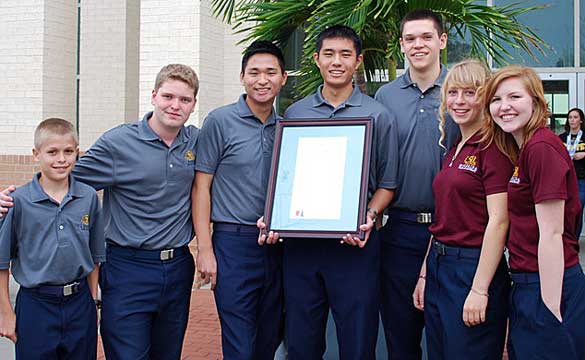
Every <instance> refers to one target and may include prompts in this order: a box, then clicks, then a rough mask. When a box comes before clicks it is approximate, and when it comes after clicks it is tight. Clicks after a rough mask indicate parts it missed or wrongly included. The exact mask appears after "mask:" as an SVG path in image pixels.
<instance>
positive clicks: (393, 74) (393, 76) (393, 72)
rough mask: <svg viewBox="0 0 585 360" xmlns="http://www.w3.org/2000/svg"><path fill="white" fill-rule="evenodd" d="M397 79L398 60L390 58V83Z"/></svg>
mask: <svg viewBox="0 0 585 360" xmlns="http://www.w3.org/2000/svg"><path fill="white" fill-rule="evenodd" d="M394 79H396V59H395V58H394V57H392V56H391V57H389V58H388V82H390V81H392V80H394Z"/></svg>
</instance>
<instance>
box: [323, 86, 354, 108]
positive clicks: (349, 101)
mask: <svg viewBox="0 0 585 360" xmlns="http://www.w3.org/2000/svg"><path fill="white" fill-rule="evenodd" d="M322 92H323V85H319V87H318V88H317V91H316V92H315V94H313V107H319V106H321V105H323V104H327V105H329V106H331V104H329V102H328V101H327V100H326V99H325V98H324V97H323V94H322ZM363 97H364V94H362V92H361V91H360V89H359V87H357V86H354V87H353V91H352V92H351V95H350V96H349V98H347V100H345V101H344V102H343V103H341V105H339V106H338V108H342V107H345V106H361V105H362V100H363Z"/></svg>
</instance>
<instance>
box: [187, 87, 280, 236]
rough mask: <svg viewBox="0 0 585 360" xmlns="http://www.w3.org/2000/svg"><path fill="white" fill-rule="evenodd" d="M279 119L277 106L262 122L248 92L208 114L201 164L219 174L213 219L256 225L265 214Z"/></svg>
mask: <svg viewBox="0 0 585 360" xmlns="http://www.w3.org/2000/svg"><path fill="white" fill-rule="evenodd" d="M276 119H277V116H276V115H275V111H274V110H273V111H272V114H271V115H270V117H268V119H267V120H266V122H265V123H262V122H261V121H260V120H259V119H258V118H257V117H256V116H255V115H254V114H253V113H252V111H251V110H250V108H249V107H248V104H246V95H242V96H240V98H239V100H238V102H236V103H234V104H230V105H226V106H223V107H220V108H218V109H215V110H213V111H212V112H210V113H209V115H207V117H206V118H205V121H204V122H203V126H202V127H201V135H200V136H199V141H198V144H197V162H196V165H195V168H196V170H197V171H201V172H204V173H208V174H213V183H212V184H211V221H212V222H229V223H237V224H246V225H255V224H256V221H257V220H258V218H259V217H260V216H262V214H263V213H264V201H265V197H266V186H267V184H268V177H269V175H270V173H269V172H270V161H271V156H272V147H273V144H274V131H275V124H276Z"/></svg>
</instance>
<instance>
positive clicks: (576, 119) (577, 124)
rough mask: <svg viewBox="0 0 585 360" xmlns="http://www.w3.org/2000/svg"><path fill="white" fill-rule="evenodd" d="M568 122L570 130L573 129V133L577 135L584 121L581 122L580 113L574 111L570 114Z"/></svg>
mask: <svg viewBox="0 0 585 360" xmlns="http://www.w3.org/2000/svg"><path fill="white" fill-rule="evenodd" d="M567 121H568V122H569V128H570V129H571V132H573V133H576V132H578V131H579V130H580V129H581V124H582V123H583V121H582V120H581V116H579V112H577V111H576V110H573V111H571V112H570V113H569V116H568V117H567Z"/></svg>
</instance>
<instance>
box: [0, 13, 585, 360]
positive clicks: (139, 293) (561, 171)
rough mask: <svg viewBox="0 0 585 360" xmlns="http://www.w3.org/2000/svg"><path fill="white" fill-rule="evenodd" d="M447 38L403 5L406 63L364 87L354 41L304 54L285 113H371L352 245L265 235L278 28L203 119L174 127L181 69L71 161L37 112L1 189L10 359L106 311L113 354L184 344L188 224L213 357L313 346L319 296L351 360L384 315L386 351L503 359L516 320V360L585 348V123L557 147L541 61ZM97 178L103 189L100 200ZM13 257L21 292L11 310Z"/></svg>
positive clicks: (51, 122)
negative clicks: (32, 162) (302, 89)
mask: <svg viewBox="0 0 585 360" xmlns="http://www.w3.org/2000/svg"><path fill="white" fill-rule="evenodd" d="M446 41H447V36H446V34H445V33H444V31H443V27H442V22H441V18H440V17H439V16H437V15H436V14H435V13H433V12H431V11H429V10H425V9H421V10H415V11H413V12H411V13H409V14H407V15H406V16H405V17H404V18H403V20H402V21H401V24H400V46H401V49H402V51H403V52H404V54H405V57H406V59H407V61H408V64H409V67H408V69H407V71H406V72H405V74H404V75H402V76H400V77H399V78H398V79H396V80H395V81H393V82H392V83H390V84H387V85H385V86H383V87H382V88H380V89H379V90H378V92H377V94H376V96H375V99H376V100H374V99H372V98H370V97H368V96H367V95H365V94H362V93H361V92H360V90H359V89H358V87H357V86H354V84H353V81H352V79H353V75H354V73H355V71H356V70H357V69H358V68H359V67H360V65H361V63H362V61H363V56H362V54H361V53H362V44H361V40H360V38H359V37H358V35H357V34H356V33H355V31H354V30H353V29H351V28H349V27H346V26H343V25H336V26H332V27H330V28H327V29H325V30H323V31H322V32H321V34H320V35H319V36H318V38H317V42H316V46H315V53H314V55H313V60H314V61H315V64H316V65H317V67H318V68H319V70H320V73H321V76H322V78H323V84H322V85H321V86H320V87H319V88H318V89H317V90H316V92H315V93H314V94H313V95H310V96H308V97H306V98H304V99H302V100H300V101H298V102H297V103H295V104H293V105H291V106H290V107H289V108H288V109H287V110H286V112H285V114H284V117H285V118H291V119H293V118H311V119H315V118H338V119H341V118H355V117H370V118H372V119H373V124H374V131H373V139H372V140H373V141H372V156H371V166H370V174H369V186H368V205H367V222H366V223H365V224H362V225H361V226H360V228H361V230H363V231H364V232H365V233H366V237H365V239H363V240H360V239H359V238H354V237H352V236H350V235H347V236H344V237H343V238H342V239H318V240H316V239H284V241H279V234H277V233H274V232H269V233H268V234H262V235H258V234H259V228H260V229H262V228H264V227H265V225H264V223H263V221H262V219H261V217H262V214H263V209H264V200H265V192H266V185H267V182H268V176H269V170H270V159H271V155H272V148H273V141H274V135H275V125H276V123H277V121H279V119H280V117H279V116H278V115H277V113H276V112H275V110H274V108H273V102H274V99H275V98H276V96H277V95H278V93H279V92H280V90H281V88H282V86H284V84H285V83H286V80H287V74H286V72H285V70H284V69H285V65H284V57H283V55H282V52H281V50H280V49H278V47H276V46H275V45H274V44H272V43H271V42H268V41H256V42H254V43H252V44H251V45H250V46H249V47H248V48H247V49H246V51H245V52H244V56H243V58H242V68H241V73H240V81H241V83H242V85H243V86H244V89H245V94H243V95H242V96H241V97H240V98H239V100H238V101H237V102H236V103H234V104H230V105H227V106H223V107H221V108H218V109H216V110H214V111H212V112H210V113H209V115H208V116H207V117H206V119H205V121H204V123H203V126H202V129H201V132H199V130H198V129H197V128H195V127H193V126H185V122H186V121H187V120H188V118H189V115H190V114H191V112H192V111H193V109H194V107H195V103H196V95H197V91H198V80H197V76H196V74H195V72H194V71H193V70H192V69H191V68H189V67H188V66H185V65H180V64H171V65H167V66H165V67H164V68H163V69H162V70H161V71H160V72H159V74H158V75H157V79H156V82H155V86H154V90H153V91H152V96H151V103H152V105H153V107H154V111H153V112H149V113H147V114H146V115H145V116H144V118H143V119H142V120H141V121H138V122H134V123H128V124H123V125H120V126H118V127H116V128H114V129H112V130H110V131H108V132H106V133H105V134H104V135H102V136H101V137H100V138H99V139H98V141H97V142H96V143H95V144H94V145H93V146H92V147H91V148H90V149H89V150H88V152H87V153H86V154H85V155H84V156H82V157H81V158H80V159H79V160H77V161H76V155H77V153H78V148H77V147H78V142H77V138H76V135H75V131H74V128H73V126H72V125H71V124H70V123H68V122H66V121H65V120H62V119H48V120H45V121H43V122H42V123H41V124H40V125H39V126H38V128H37V130H36V132H35V149H34V150H33V155H34V157H35V158H36V159H37V160H38V162H39V165H40V173H39V174H37V175H35V177H34V178H33V181H32V182H30V183H28V184H26V185H24V186H22V187H20V188H19V189H17V190H16V191H14V188H13V187H10V188H8V189H6V190H4V191H3V192H2V194H1V195H0V214H2V213H5V214H4V215H5V216H3V219H2V220H0V221H1V223H0V335H2V336H5V337H8V338H10V339H11V340H13V341H14V342H15V343H16V355H17V358H19V359H37V358H43V357H47V358H68V359H69V358H71V359H73V358H79V359H91V358H95V356H96V355H95V354H96V336H97V326H96V305H97V306H99V305H101V307H102V309H101V329H100V331H101V334H102V338H103V343H104V350H105V353H106V357H107V358H109V359H178V358H180V354H181V349H182V342H183V337H184V333H185V328H186V324H187V320H188V313H189V301H190V296H191V286H192V283H193V278H194V272H195V266H194V262H193V258H192V256H191V254H190V252H189V249H188V247H187V244H188V243H189V242H190V241H191V239H192V238H193V236H194V233H195V232H196V235H197V242H198V253H197V261H196V267H197V272H198V273H199V274H200V276H201V278H202V279H203V280H204V281H209V282H211V286H212V288H213V290H214V296H215V301H216V306H217V310H218V314H219V319H220V323H221V336H222V350H223V356H224V358H226V359H273V358H274V354H275V352H276V349H277V347H278V345H279V344H280V342H281V340H282V338H283V331H284V338H285V339H286V347H287V354H288V358H289V359H293V360H294V359H303V360H304V359H318V358H322V356H323V353H324V351H325V331H326V323H327V315H328V312H329V310H331V312H332V314H333V318H334V321H335V325H336V329H337V337H338V344H339V353H340V357H341V358H342V359H374V358H375V347H376V340H377V329H378V317H379V312H380V313H381V315H382V321H383V325H384V331H385V337H386V342H387V346H388V353H389V357H390V358H391V359H416V358H421V348H420V342H421V337H422V329H423V327H425V326H426V336H427V347H428V354H429V358H431V359H466V358H469V357H470V356H480V357H482V358H489V359H496V358H498V359H499V358H501V356H502V352H503V347H504V341H505V338H506V329H507V321H508V319H509V335H508V350H509V355H510V357H511V358H513V359H531V358H535V357H540V358H550V359H556V358H563V359H565V358H566V359H581V358H583V357H585V347H584V345H583V344H585V331H583V326H582V325H581V324H582V323H583V321H585V302H584V301H583V300H585V299H584V297H585V291H584V290H585V278H584V276H583V273H582V270H581V268H580V265H579V262H578V252H579V245H578V235H577V232H576V230H577V225H578V223H579V220H578V219H579V216H580V214H581V211H582V210H581V209H582V208H581V205H580V202H579V198H578V194H579V192H578V185H577V184H578V183H577V177H576V176H575V168H574V166H573V164H572V161H571V157H570V156H569V152H570V148H571V146H574V145H575V143H579V140H580V136H579V135H576V137H577V138H579V140H576V139H575V138H573V137H571V138H570V139H571V140H570V141H568V143H567V145H566V146H565V145H563V144H562V143H561V141H560V140H559V138H558V137H557V136H555V135H554V134H553V133H552V132H551V131H550V130H548V129H547V128H546V121H547V118H548V115H549V114H548V110H547V105H546V102H545V99H544V94H543V89H542V83H541V81H540V79H539V78H538V76H537V75H536V74H535V73H534V71H532V70H531V69H529V68H525V67H520V66H508V67H505V68H502V69H500V70H499V71H497V72H496V73H495V74H490V73H489V71H488V70H487V69H486V68H485V67H484V66H483V65H482V64H481V63H480V62H478V61H475V60H467V61H464V62H461V63H458V64H456V65H454V66H453V67H452V69H451V70H450V71H449V72H448V73H447V70H446V69H445V68H444V67H442V66H441V65H440V61H439V54H440V50H441V49H443V48H444V47H445V45H446ZM439 114H441V115H440V116H439ZM439 117H440V121H439V120H438V118H439ZM581 120H583V119H581ZM567 149H569V151H567ZM573 157H575V156H574V155H573ZM443 159H444V160H443ZM441 164H442V165H441ZM85 184H87V185H85ZM88 185H89V186H88ZM92 188H93V189H96V190H99V189H104V195H103V214H102V211H101V210H100V207H99V204H98V201H97V196H96V194H95V191H94V190H93V189H92ZM12 191H14V192H13V193H12V194H11V196H9V193H10V192H12ZM11 207H13V209H9V208H11ZM385 209H387V213H388V221H387V223H386V224H385V225H384V226H383V227H382V228H381V229H377V228H376V226H375V224H376V222H378V223H379V221H378V220H379V218H380V217H381V214H382V213H383V212H384V211H385ZM212 228H213V231H212V230H211V229H212ZM431 234H432V237H431ZM105 244H107V246H104V245H105ZM504 247H507V248H508V250H509V267H510V270H511V279H510V273H509V272H508V266H507V264H506V259H505V257H504ZM100 264H101V266H100ZM98 267H99V269H98ZM9 268H11V270H12V274H13V276H14V278H15V280H16V281H17V282H18V283H19V284H20V285H21V288H20V291H19V293H18V296H17V301H16V309H15V311H14V310H13V309H12V306H11V304H10V301H9V294H8V278H9V276H8V269H9ZM98 272H99V285H100V290H101V301H99V300H97V294H98V291H97V284H98ZM94 299H95V305H94ZM420 310H424V311H420Z"/></svg>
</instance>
